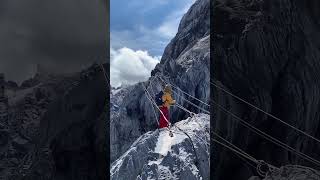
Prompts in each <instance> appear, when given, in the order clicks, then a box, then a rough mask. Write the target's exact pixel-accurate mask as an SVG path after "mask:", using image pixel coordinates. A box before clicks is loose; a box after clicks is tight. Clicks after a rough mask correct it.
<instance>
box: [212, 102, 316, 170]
mask: <svg viewBox="0 0 320 180" xmlns="http://www.w3.org/2000/svg"><path fill="white" fill-rule="evenodd" d="M212 102H213V104H214V105H215V106H216V107H218V109H220V110H221V111H222V112H224V113H226V114H228V115H230V116H232V117H233V118H232V119H236V120H237V121H238V122H240V123H241V124H242V125H244V126H246V127H247V128H249V129H250V130H251V131H253V132H255V133H256V134H258V135H260V136H261V137H263V138H265V139H267V140H269V141H270V142H272V143H274V144H276V145H278V146H280V147H282V148H284V149H286V150H288V151H290V152H292V153H294V154H296V155H297V156H299V157H301V158H303V159H305V160H308V161H309V162H312V163H314V164H316V165H317V166H319V167H320V162H319V161H318V160H316V159H314V158H312V157H310V156H308V155H306V154H304V153H301V152H299V151H297V150H295V149H294V148H292V147H290V146H288V145H287V144H285V143H283V142H282V141H280V140H278V139H276V138H274V137H272V136H270V135H268V134H267V133H265V132H263V131H261V130H259V129H258V128H256V127H254V126H252V125H251V124H250V123H248V122H246V121H244V120H243V119H241V118H240V117H238V116H236V115H235V114H233V113H232V112H230V111H228V110H227V109H225V108H224V107H222V106H221V105H219V104H218V103H216V102H215V101H214V100H212Z"/></svg>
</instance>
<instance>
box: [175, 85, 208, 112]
mask: <svg viewBox="0 0 320 180" xmlns="http://www.w3.org/2000/svg"><path fill="white" fill-rule="evenodd" d="M172 91H173V92H174V93H175V94H176V95H177V96H179V97H180V98H181V99H183V100H185V101H186V102H188V103H189V104H191V105H192V106H194V107H196V108H198V109H200V110H201V111H203V112H206V113H207V114H210V112H209V111H207V110H205V109H203V108H201V107H200V106H198V105H196V104H194V103H192V102H191V101H189V100H187V99H186V98H184V97H183V96H181V95H179V94H178V93H177V92H176V91H174V90H172Z"/></svg>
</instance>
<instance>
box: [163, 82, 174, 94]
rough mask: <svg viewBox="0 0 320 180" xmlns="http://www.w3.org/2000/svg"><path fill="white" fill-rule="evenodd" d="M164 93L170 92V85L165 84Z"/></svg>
mask: <svg viewBox="0 0 320 180" xmlns="http://www.w3.org/2000/svg"><path fill="white" fill-rule="evenodd" d="M164 92H168V93H171V92H172V88H171V85H170V84H166V86H165V87H164Z"/></svg>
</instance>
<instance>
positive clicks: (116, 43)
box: [110, 0, 195, 86]
mask: <svg viewBox="0 0 320 180" xmlns="http://www.w3.org/2000/svg"><path fill="white" fill-rule="evenodd" d="M194 1H195V0H131V1H128V0H111V1H110V5H111V12H110V33H111V35H110V36H111V84H112V85H113V86H119V85H120V84H134V83H136V82H138V81H143V80H146V79H147V78H148V77H149V76H150V71H151V70H152V69H153V68H154V66H155V65H156V63H158V62H159V60H160V58H161V56H162V53H163V51H164V48H165V46H166V45H167V44H168V43H169V42H170V40H171V39H172V38H173V37H174V36H175V34H176V33H177V30H178V26H179V22H180V20H181V18H182V16H183V15H184V14H185V13H186V12H187V10H188V9H189V8H190V6H191V5H192V4H193V2H194ZM123 53H128V54H129V55H128V54H123ZM127 55H128V56H127ZM120 57H121V58H120ZM116 61H117V62H116ZM132 61H133V62H132ZM126 63H129V64H131V65H134V67H131V70H132V68H138V66H139V67H140V68H142V69H136V71H137V72H135V73H133V74H130V73H128V72H124V71H126V69H124V68H123V66H127V64H126ZM129 67H130V66H128V68H129ZM119 68H120V69H119ZM127 70H128V69H127ZM139 72H140V73H139ZM124 74H126V75H125V76H124Z"/></svg>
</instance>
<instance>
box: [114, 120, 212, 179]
mask: <svg viewBox="0 0 320 180" xmlns="http://www.w3.org/2000/svg"><path fill="white" fill-rule="evenodd" d="M176 126H177V127H179V128H180V129H181V130H182V131H183V132H182V131H181V130H179V129H177V128H175V127H173V128H172V131H173V137H170V136H169V131H168V130H167V129H157V130H155V131H149V132H147V133H145V134H143V135H142V136H141V137H139V138H138V139H137V140H136V141H135V142H134V143H133V144H132V146H131V147H130V148H129V149H128V150H127V151H126V152H125V153H124V154H123V155H122V156H121V157H120V158H119V159H117V160H116V161H115V162H114V163H112V165H111V170H110V173H111V179H112V180H127V179H142V180H146V179H149V180H152V179H154V180H161V179H163V180H167V179H172V180H174V179H184V180H198V179H209V171H207V169H208V168H209V151H210V145H209V141H210V133H209V132H210V116H209V115H206V114H197V115H195V116H194V117H192V118H188V119H186V120H183V121H180V122H178V123H176ZM184 132H185V133H187V134H188V135H189V137H190V139H189V137H188V136H187V135H186V134H184ZM193 147H194V148H193Z"/></svg>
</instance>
